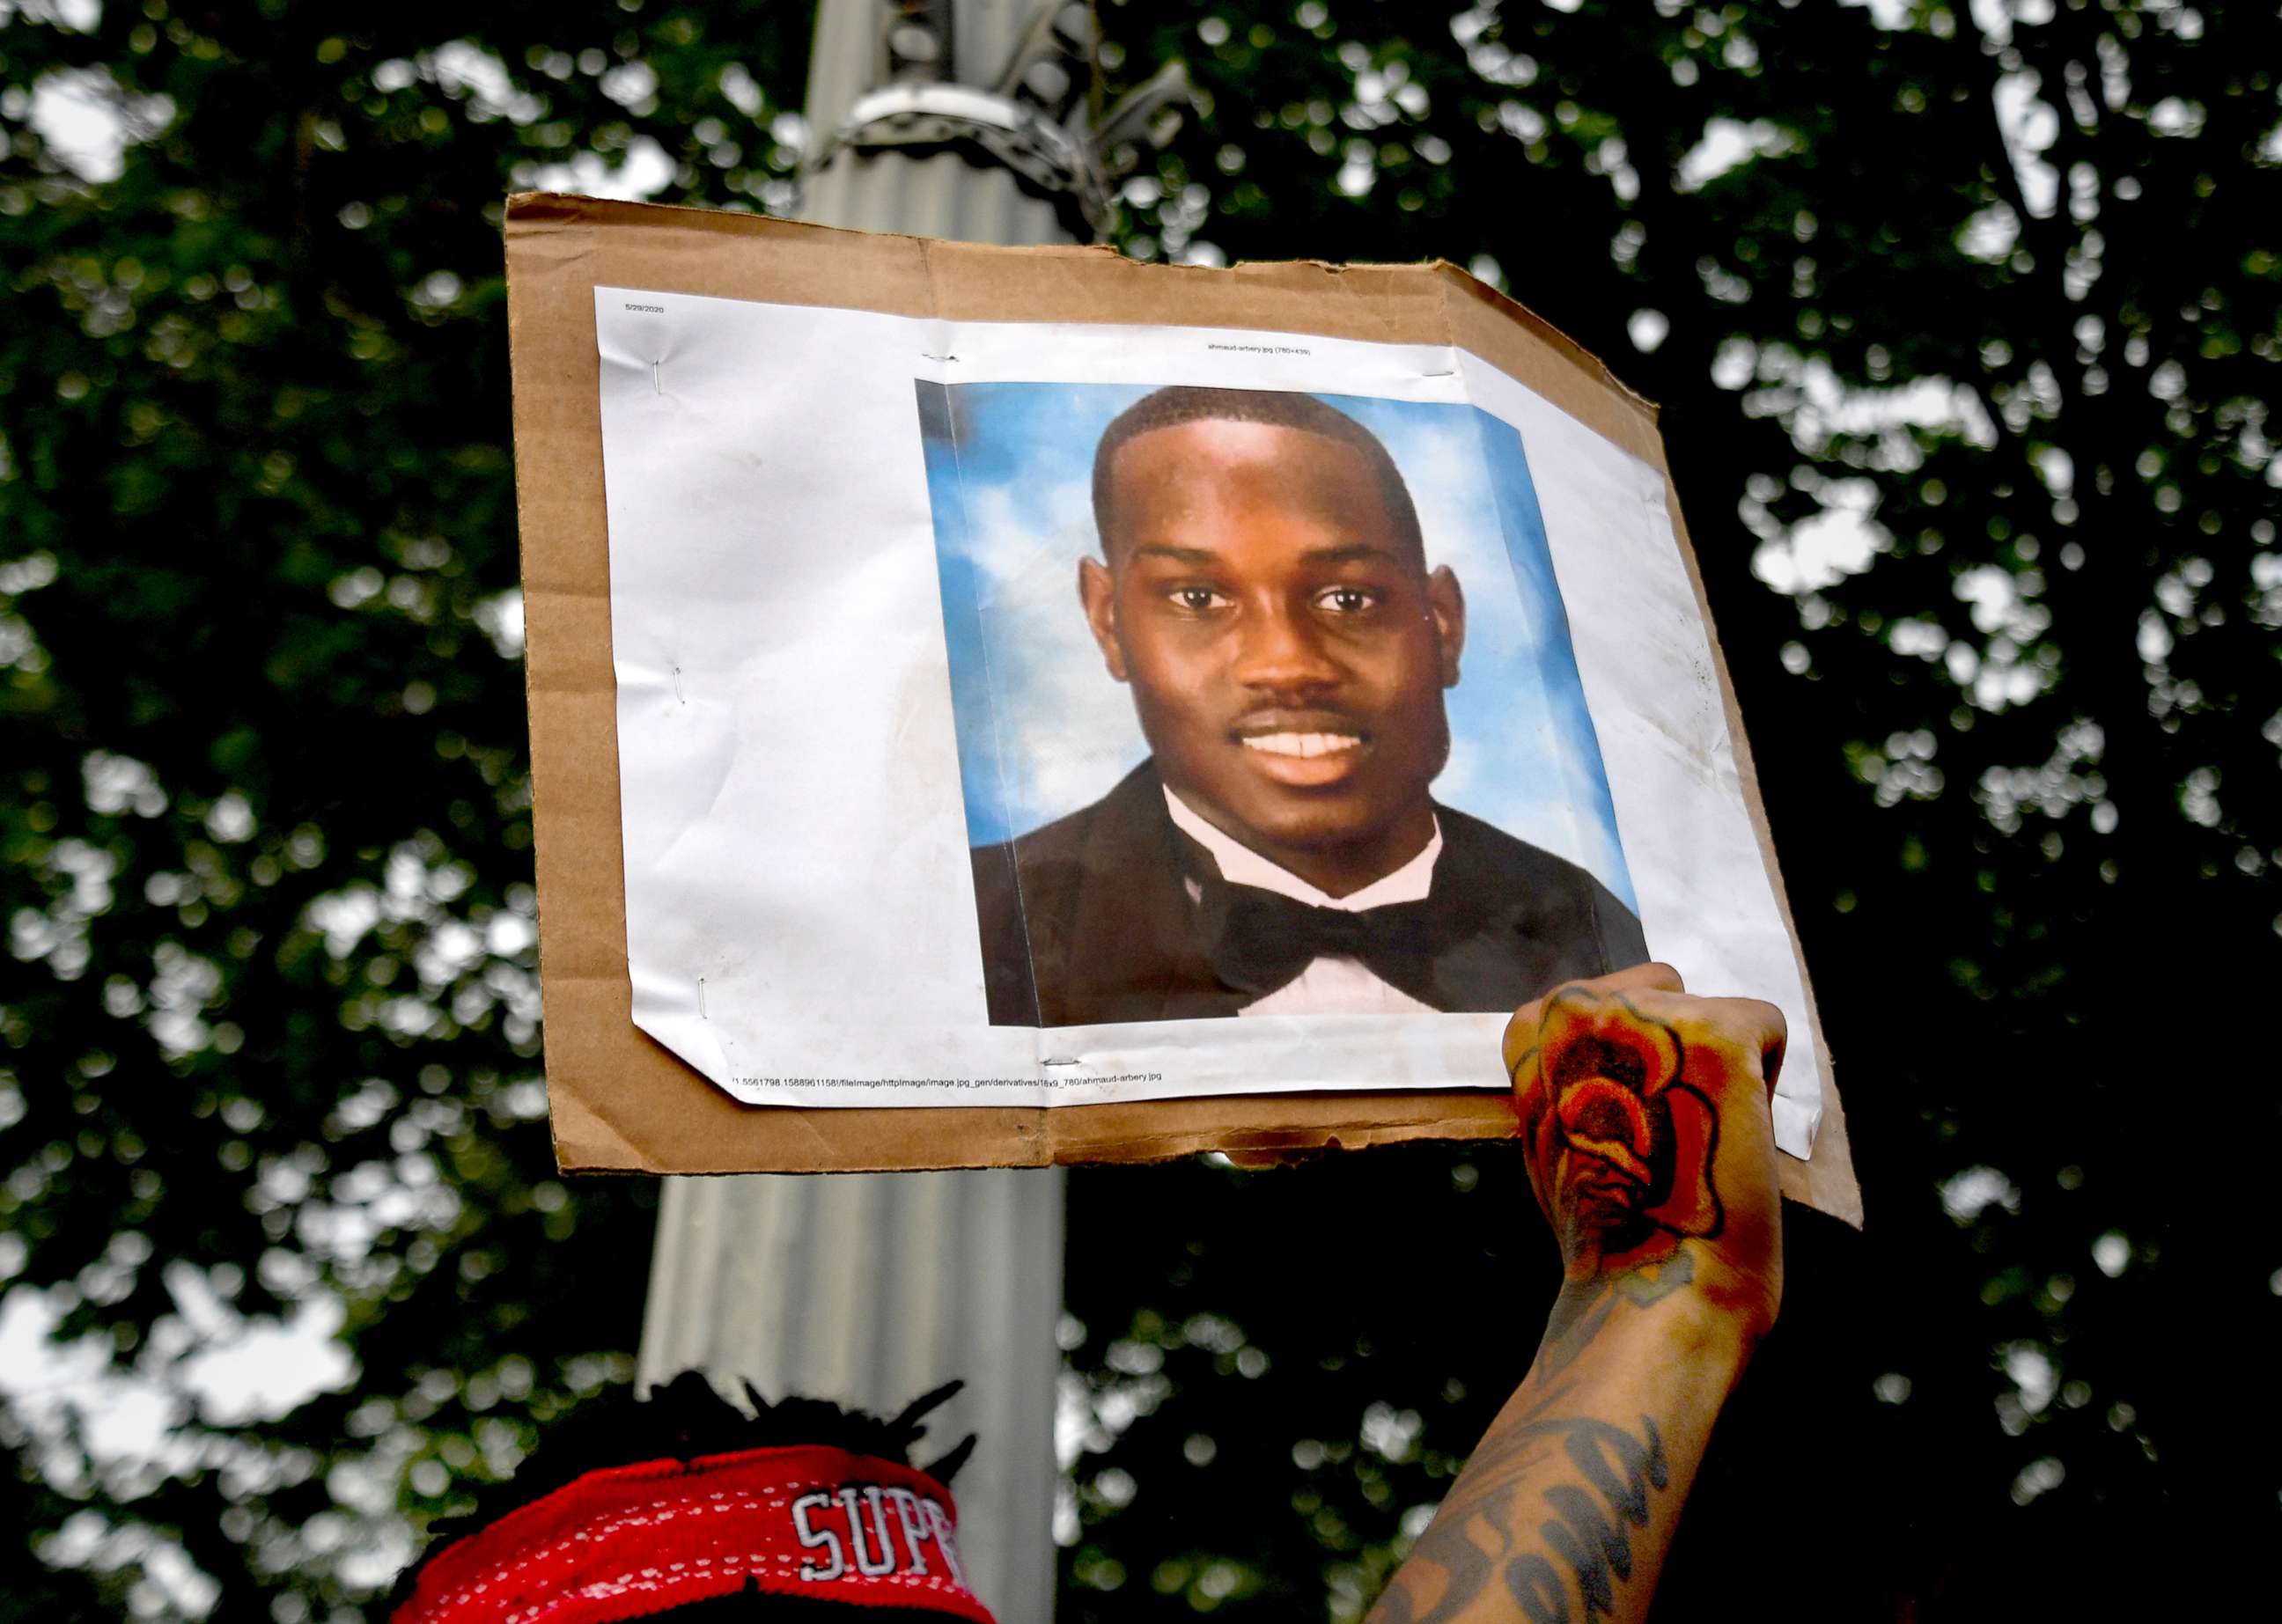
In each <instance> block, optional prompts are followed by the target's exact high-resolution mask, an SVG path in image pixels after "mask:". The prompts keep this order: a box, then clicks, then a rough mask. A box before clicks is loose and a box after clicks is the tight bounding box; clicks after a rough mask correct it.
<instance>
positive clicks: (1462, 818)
mask: <svg viewBox="0 0 2282 1624" xmlns="http://www.w3.org/2000/svg"><path fill="white" fill-rule="evenodd" d="M1435 812H1436V815H1437V816H1439V817H1440V821H1441V828H1442V852H1441V855H1440V857H1438V858H1437V859H1436V860H1435V863H1434V881H1433V889H1432V894H1431V895H1430V896H1429V898H1428V903H1429V905H1430V906H1431V909H1432V919H1433V925H1434V929H1433V937H1434V944H1435V945H1434V946H1433V947H1432V953H1431V959H1430V962H1429V963H1426V964H1424V965H1422V966H1419V967H1418V970H1417V974H1415V975H1412V976H1409V977H1407V978H1406V979H1408V980H1409V981H1411V982H1412V983H1413V984H1414V985H1413V986H1411V987H1410V988H1409V989H1408V990H1410V991H1411V992H1412V993H1413V995H1414V996H1419V997H1421V998H1422V999H1423V1001H1424V1002H1426V1003H1429V1004H1431V1005H1432V1006H1433V1007H1434V1008H1435V1009H1452V1010H1461V1009H1472V1010H1488V1011H1494V1012H1502V1011H1504V1010H1508V1009H1514V1008H1516V1007H1517V1006H1518V1005H1521V1004H1525V1003H1527V1002H1528V1001H1530V1000H1531V999H1533V998H1535V997H1537V996H1538V995H1539V994H1541V993H1544V992H1545V991H1547V990H1548V988H1551V987H1554V986H1559V985H1560V984H1561V983H1562V982H1564V981H1572V980H1575V979H1577V978H1580V977H1583V976H1599V975H1605V974H1607V973H1608V972H1609V971H1612V970H1621V969H1623V968H1625V967H1626V965H1630V964H1638V963H1643V962H1645V961H1646V959H1647V958H1648V948H1647V947H1646V945H1645V943H1644V942H1643V940H1642V936H1641V927H1640V921H1639V920H1638V919H1636V918H1634V916H1633V913H1632V910H1631V909H1628V908H1626V906H1625V905H1624V904H1623V903H1622V902H1619V901H1618V900H1617V899H1616V896H1615V895H1614V894H1613V893H1611V891H1610V890H1609V889H1608V887H1607V886H1605V885H1602V884H1601V882H1600V881H1598V880H1596V879H1595V878H1593V877H1592V876H1591V875H1589V874H1587V873H1586V872H1585V870H1582V869H1580V868H1579V867H1577V865H1576V864H1574V863H1572V862H1564V861H1563V860H1562V859H1560V858H1558V857H1556V856H1554V855H1552V854H1551V853H1550V852H1545V851H1540V850H1539V849H1538V848H1537V847H1534V846H1531V845H1529V844H1527V843H1526V842H1525V841H1521V840H1517V839H1514V838H1513V837H1512V836H1511V835H1509V834H1505V833H1502V832H1501V831H1498V830H1495V829H1493V828H1491V827H1490V826H1489V825H1488V824H1485V823H1483V822H1482V821H1481V820H1480V819H1479V818H1475V817H1469V816H1466V815H1465V814H1464V813H1463V812H1457V811H1453V810H1452V809H1451V808H1448V807H1443V806H1438V807H1436V808H1435ZM973 855H974V896H975V903H976V911H977V912H978V913H979V915H980V916H981V920H982V964H983V975H984V981H985V984H986V986H988V988H989V992H990V1024H991V1025H994V1026H1075V1025H1092V1024H1095V1023H1107V1022H1116V1021H1169V1020H1189V1019H1194V1018H1197V1017H1205V1016H1221V1015H1234V1014H1236V1013H1237V1012H1238V1010H1239V1009H1243V1008H1244V1006H1245V1005H1246V1004H1248V1003H1251V1002H1252V1001H1254V1000H1255V999H1256V998H1258V997H1259V996H1260V994H1259V993H1258V992H1257V991H1243V990H1239V989H1238V988H1235V987H1232V986H1228V985H1227V984H1226V983H1225V982H1224V981H1222V978H1221V977H1220V976H1219V975H1217V974H1216V973H1215V971H1214V969H1213V966H1212V963H1211V960H1210V958H1209V957H1208V956H1207V946H1208V944H1207V942H1206V941H1205V940H1203V931H1202V928H1201V926H1200V923H1199V919H1200V914H1201V912H1202V910H1200V909H1199V908H1198V906H1197V904H1196V903H1195V902H1194V901H1191V898H1190V895H1189V891H1188V887H1187V884H1186V879H1187V877H1188V876H1189V875H1190V874H1191V873H1193V872H1194V871H1195V870H1196V867H1197V864H1198V863H1199V862H1204V863H1209V862H1210V861H1211V859H1210V858H1209V857H1207V856H1206V855H1205V854H1204V852H1203V851H1202V848H1200V847H1196V846H1195V845H1194V843H1193V842H1191V841H1189V840H1188V838H1187V837H1186V836H1185V835H1184V834H1182V833H1181V831H1180V830H1179V829H1178V827H1177V826H1176V824H1174V822H1173V820H1172V816H1171V815H1170V814H1168V812H1167V811H1166V810H1165V796H1164V791H1163V789H1162V787H1161V786H1160V782H1159V780H1158V777H1157V771H1156V768H1155V766H1154V764H1153V763H1152V762H1143V763H1142V764H1141V765H1140V766H1138V767H1137V768H1135V769H1133V771H1132V772H1130V773H1129V774H1128V775H1126V777H1125V778H1124V780H1123V781H1122V783H1120V784H1119V785H1118V786H1117V787H1116V788H1115V789H1114V790H1112V791H1110V793H1108V794H1107V795H1106V796H1104V797H1103V798H1102V799H1101V800H1098V801H1096V802H1094V804H1093V805H1091V806H1090V807H1086V808H1082V809H1081V810H1079V811H1076V812H1073V813H1071V814H1070V815H1069V816H1067V817H1065V818H1061V819H1059V820H1058V821H1057V822H1054V823H1052V824H1047V825H1046V826H1045V827H1044V828H1043V829H1039V830H1036V831H1032V832H1031V833H1029V834H1026V835H1023V836H1021V838H1020V839H1014V840H1010V841H1007V842H1005V844H1003V845H998V846H985V847H976V848H975V849H974V854H973Z"/></svg>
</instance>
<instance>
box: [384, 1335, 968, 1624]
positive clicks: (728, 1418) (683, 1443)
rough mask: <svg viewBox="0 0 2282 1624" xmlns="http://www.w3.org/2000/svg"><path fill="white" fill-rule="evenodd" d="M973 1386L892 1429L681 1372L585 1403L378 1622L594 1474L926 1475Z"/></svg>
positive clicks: (888, 1614)
mask: <svg viewBox="0 0 2282 1624" xmlns="http://www.w3.org/2000/svg"><path fill="white" fill-rule="evenodd" d="M963 1385H964V1384H963V1383H961V1382H957V1381H953V1382H950V1383H948V1384H946V1385H945V1386H943V1387H939V1388H935V1390H934V1391H933V1392H931V1393H927V1394H923V1395H921V1396H920V1397H918V1398H915V1399H913V1400H912V1402H911V1403H910V1404H906V1405H905V1406H904V1409H903V1411H902V1413H900V1414H898V1415H897V1416H895V1417H893V1418H892V1419H886V1418H882V1417H880V1416H876V1415H870V1414H866V1413H865V1411H860V1410H844V1409H842V1407H841V1406H840V1405H838V1404H832V1403H829V1402H827V1400H824V1399H820V1398H803V1397H799V1396H787V1397H785V1398H783V1399H780V1400H779V1401H778V1402H777V1403H775V1404H771V1403H769V1401H768V1400H766V1399H765V1398H763V1397H762V1396H760V1395H759V1394H758V1393H757V1392H755V1391H754V1390H753V1388H751V1387H749V1386H748V1387H747V1388H745V1396H746V1398H747V1399H748V1400H749V1401H750V1403H751V1404H752V1406H753V1411H752V1413H751V1414H750V1415H748V1414H747V1413H745V1411H742V1410H740V1409H739V1408H737V1406H736V1405H734V1404H731V1403H730V1402H729V1401H728V1400H727V1399H726V1398H724V1397H722V1396H721V1395H720V1394H719V1393H718V1392H716V1391H715V1390H714V1388H713V1385H712V1383H710V1381H708V1380H705V1378H704V1377H703V1376H702V1375H701V1374H699V1373H697V1372H696V1371H694V1370H689V1371H684V1372H682V1373H681V1374H679V1376H676V1377H675V1378H674V1379H673V1380H671V1381H669V1382H667V1383H665V1384H664V1386H662V1387H656V1388H651V1389H650V1390H649V1392H648V1395H647V1396H644V1397H642V1398H640V1399H637V1398H636V1397H635V1396H634V1395H633V1391H632V1390H631V1389H628V1388H621V1389H619V1390H618V1391H617V1392H615V1393H610V1394H608V1395H605V1396H602V1397H601V1398H597V1399H595V1400H594V1401H593V1402H592V1403H590V1404H581V1405H580V1406H579V1407H578V1409H577V1410H575V1411H572V1412H571V1413H570V1415H568V1416H566V1417H564V1418H563V1420H562V1422H561V1423H560V1424H558V1425H556V1426H555V1427H549V1428H548V1429H547V1436H546V1438H545V1439H544V1440H543V1441H542V1442H541V1443H540V1446H539V1449H538V1450H534V1451H533V1452H532V1456H531V1458H529V1459H527V1460H525V1461H524V1463H523V1465H521V1466H519V1467H517V1468H516V1473H515V1476H514V1478H513V1479H512V1480H511V1481H508V1482H504V1483H494V1484H492V1485H491V1486H490V1487H488V1488H486V1489H482V1490H480V1491H478V1493H477V1496H476V1504H475V1508H474V1509H473V1510H472V1511H470V1512H468V1513H467V1514H466V1515H465V1516H462V1517H454V1518H449V1519H447V1520H444V1521H441V1522H439V1523H437V1524H436V1525H435V1526H434V1527H431V1528H430V1530H429V1537H428V1547H427V1549H426V1550H425V1551H423V1552H422V1553H421V1557H420V1560H419V1561H417V1562H415V1563H413V1564H412V1566H409V1567H407V1568H406V1569H405V1570H404V1572H403V1573H402V1574H400V1575H398V1577H397V1581H396V1589H395V1590H394V1591H393V1592H392V1594H391V1595H390V1597H389V1598H388V1600H387V1602H386V1604H385V1605H384V1606H383V1607H382V1608H381V1611H380V1613H379V1616H380V1617H381V1618H383V1619H387V1618H392V1617H393V1616H394V1615H395V1612H396V1610H397V1609H398V1608H399V1607H400V1606H402V1605H404V1604H405V1603H406V1602H407V1601H409V1600H411V1598H412V1592H413V1588H414V1586H415V1584H416V1583H417V1582H418V1581H419V1577H420V1570H421V1568H422V1567H423V1566H425V1565H426V1563H427V1561H428V1558H431V1557H432V1556H435V1555H437V1554H439V1552H441V1551H443V1549H444V1548H445V1547H446V1545H449V1544H450V1543H452V1542H453V1541H454V1540H456V1539H460V1538H462V1537H464V1536H465V1535H470V1534H474V1533H476V1532H477V1531H478V1530H479V1529H482V1528H485V1527H488V1526H490V1525H491V1524H492V1523H494V1522H497V1521H498V1520H500V1519H501V1518H502V1517H505V1516H506V1515H507V1514H508V1512H512V1511H514V1510H516V1508H518V1507H520V1506H524V1505H528V1504H531V1503H532V1501H534V1500H539V1499H544V1498H545V1497H546V1496H548V1495H550V1494H553V1493H554V1492H555V1490H556V1489H561V1488H563V1487H564V1486H565V1485H567V1484H569V1483H570V1482H571V1481H573V1480H575V1479H577V1478H579V1477H582V1476H584V1475H585V1474H586V1473H589V1472H599V1471H602V1470H604V1469H606V1468H608V1467H611V1466H632V1465H640V1464H642V1463H644V1462H647V1461H653V1460H668V1459H671V1460H683V1461H687V1460H695V1459H696V1458H700V1457H702V1456H707V1455H728V1454H734V1453H736V1452H737V1451H739V1450H767V1449H785V1448H792V1447H797V1446H803V1445H807V1446H820V1447H822V1448H826V1449H836V1450H846V1451H847V1452H848V1453H849V1454H850V1455H870V1456H874V1457H876V1458H880V1459H882V1460H893V1461H901V1462H903V1463H904V1465H917V1463H916V1462H914V1461H912V1449H913V1448H914V1446H916V1445H917V1444H918V1442H919V1441H920V1439H921V1438H922V1437H924V1436H925V1435H927V1427H926V1424H925V1419H924V1418H925V1417H926V1416H927V1415H928V1413H929V1412H930V1411H933V1410H935V1408H936V1407H937V1406H938V1405H940V1404H943V1401H944V1400H945V1399H948V1398H949V1397H950V1396H951V1395H952V1394H954V1393H956V1392H958V1391H959V1388H960V1387H962V1386H963ZM973 1453H974V1436H973V1435H971V1434H970V1435H968V1436H967V1437H966V1438H965V1439H963V1440H962V1441H960V1442H959V1443H957V1444H954V1445H953V1446H952V1447H951V1450H949V1451H948V1452H946V1453H945V1454H943V1456H941V1457H940V1458H937V1459H936V1460H935V1461H934V1462H932V1463H931V1464H929V1465H924V1466H919V1467H918V1469H919V1470H920V1471H921V1472H924V1473H927V1474H928V1476H929V1477H931V1478H933V1479H935V1481H936V1482H938V1483H941V1484H943V1485H944V1486H945V1487H948V1486H949V1485H950V1483H951V1479H952V1478H953V1477H955V1476H956V1475H958V1473H959V1468H960V1467H961V1466H963V1465H966V1458H967V1457H968V1456H969V1455H972V1454H973ZM854 1611H856V1609H854V1608H853V1607H852V1606H851V1605H850V1604H847V1603H842V1602H831V1601H825V1600H822V1599H819V1598H816V1597H805V1596H780V1595H773V1594H764V1593H761V1592H757V1591H748V1592H746V1593H743V1594H741V1595H736V1596H717V1597H712V1598H710V1600H707V1601H702V1602H697V1603H694V1604H689V1605H684V1606H681V1607H677V1608H672V1609H670V1610H669V1612H671V1616H672V1618H673V1619H674V1620H676V1624H679V1620H683V1619H685V1618H687V1619H706V1620H723V1621H724V1624H726V1621H727V1620H747V1619H754V1620H757V1619H766V1620H770V1621H771V1624H841V1621H842V1620H846V1619H847V1618H848V1617H849V1616H850V1613H851V1612H854ZM862 1612H863V1613H864V1620H865V1624H896V1621H897V1620H907V1621H908V1624H943V1616H942V1615H941V1614H939V1613H933V1612H921V1611H919V1610H915V1609H914V1610H905V1609H903V1608H891V1607H865V1608H863V1609H862Z"/></svg>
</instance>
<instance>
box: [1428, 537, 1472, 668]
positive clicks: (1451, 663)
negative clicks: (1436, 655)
mask: <svg viewBox="0 0 2282 1624" xmlns="http://www.w3.org/2000/svg"><path fill="white" fill-rule="evenodd" d="M1426 612H1427V613H1428V614H1429V615H1432V616H1433V617H1434V635H1435V637H1436V638H1438V639H1439V640H1440V643H1441V645H1442V685H1443V686H1444V687H1445V688H1455V687H1456V686H1457V685H1458V656H1459V655H1460V654H1462V653H1464V652H1465V648H1466V594H1465V593H1464V592H1461V591H1460V590H1459V588H1458V577H1457V576H1454V575H1452V574H1451V573H1450V567H1449V566H1448V564H1444V565H1442V566H1441V567H1440V568H1438V569H1436V570H1435V571H1434V572H1433V573H1432V575H1429V576H1427V577H1426Z"/></svg>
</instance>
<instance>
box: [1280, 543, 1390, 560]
mask: <svg viewBox="0 0 2282 1624" xmlns="http://www.w3.org/2000/svg"><path fill="white" fill-rule="evenodd" d="M1300 557H1302V558H1304V559H1306V560H1307V561H1308V562H1309V563H1310V564H1364V563H1369V562H1370V561H1372V560H1374V559H1392V560H1393V561H1396V562H1397V563H1400V562H1401V561H1403V557H1404V555H1403V553H1401V551H1400V550H1398V549H1396V548H1393V547H1390V546H1386V545H1384V544H1382V543H1379V542H1376V541H1350V542H1347V543H1344V544H1343V545H1339V546H1336V547H1310V548H1308V551H1307V552H1305V553H1301V554H1300Z"/></svg>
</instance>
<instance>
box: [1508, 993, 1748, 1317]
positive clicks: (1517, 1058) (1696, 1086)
mask: <svg viewBox="0 0 2282 1624" xmlns="http://www.w3.org/2000/svg"><path fill="white" fill-rule="evenodd" d="M1784 1039H1785V1028H1784V1025H1783V1017H1782V1013H1781V1010H1779V1009H1776V1008H1775V1007H1774V1005H1773V1004H1766V1003H1761V1002H1758V1001H1757V1000H1754V999H1743V998H1692V997H1690V996H1688V994H1687V993H1686V992H1685V991H1684V990H1683V989H1682V987H1681V986H1680V976H1679V974H1678V972H1676V971H1673V970H1672V969H1671V968H1670V967H1669V966H1667V965H1663V964H1645V965H1642V966H1640V967H1639V968H1637V969H1634V970H1628V971H1621V972H1619V973H1618V974H1617V975H1613V976H1604V977H1603V978H1600V979H1598V980H1594V981H1579V982H1572V983H1571V984H1570V985H1568V986H1562V987H1557V988H1556V989H1555V990H1554V991H1553V992H1551V993H1548V994H1546V995H1545V996H1544V997H1543V998H1541V999H1539V1000H1538V1001H1536V1002H1535V1003H1533V1004H1529V1005H1526V1006H1525V1007H1524V1008H1523V1009H1520V1010H1518V1011H1517V1013H1516V1014H1515V1015H1514V1017H1513V1019H1512V1021H1511V1022H1510V1023H1509V1024H1508V1025H1507V1027H1506V1032H1505V1064H1506V1071H1507V1073H1508V1075H1509V1076H1510V1077H1511V1078H1512V1079H1513V1086H1514V1093H1515V1095H1516V1097H1517V1101H1518V1103H1519V1107H1520V1111H1521V1125H1522V1133H1523V1138H1524V1141H1525V1145H1526V1147H1527V1150H1528V1159H1529V1176H1530V1183H1531V1186H1532V1187H1533V1188H1534V1190H1535V1191H1536V1193H1537V1201H1538V1204H1539V1205H1540V1206H1541V1207H1542V1208H1543V1209H1544V1210H1545V1216H1546V1218H1547V1219H1548V1222H1550V1223H1551V1224H1552V1226H1553V1231H1554V1235H1555V1237H1556V1240H1558V1241H1559V1242H1560V1245H1561V1255H1562V1262H1563V1264H1564V1271H1565V1273H1566V1277H1567V1280H1568V1283H1569V1285H1570V1286H1572V1287H1583V1286H1589V1285H1593V1284H1595V1283H1599V1284H1618V1285H1620V1286H1622V1287H1625V1288H1628V1295H1636V1294H1638V1293H1639V1292H1640V1291H1642V1290H1643V1289H1648V1290H1654V1291H1656V1292H1657V1295H1661V1294H1662V1291H1664V1290H1668V1289H1670V1288H1673V1287H1676V1286H1678V1285H1680V1284H1683V1283H1692V1284H1693V1285H1694V1286H1696V1288H1697V1289H1698V1290H1700V1291H1702V1292H1704V1294H1705V1295H1706V1296H1707V1297H1708V1298H1709V1299H1710V1300H1711V1302H1712V1303H1716V1304H1717V1305H1718V1306H1719V1307H1721V1308H1723V1309H1726V1310H1728V1311H1732V1312H1735V1313H1736V1314H1738V1315H1739V1316H1740V1318H1741V1319H1742V1320H1743V1326H1744V1328H1745V1330H1746V1332H1747V1334H1750V1335H1751V1336H1754V1337H1755V1336H1757V1335H1758V1334H1761V1333H1763V1332H1764V1331H1765V1330H1766V1327H1767V1326H1770V1325H1772V1324H1773V1323H1774V1316H1775V1310H1776V1307H1777V1305H1778V1304H1779V1303H1781V1297H1782V1230H1781V1219H1780V1216H1779V1205H1780V1198H1779V1196H1778V1194H1777V1191H1776V1187H1775V1162H1774V1158H1775V1148H1774V1130H1773V1126H1772V1123H1771V1121H1770V1118H1769V1116H1768V1108H1767V1097H1768V1094H1769V1092H1770V1091H1771V1090H1772V1089H1773V1087H1774V1080H1775V1074H1776V1071H1777V1070H1778V1069H1779V1068H1780V1067H1781V1063H1782V1055H1783V1043H1784Z"/></svg>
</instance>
